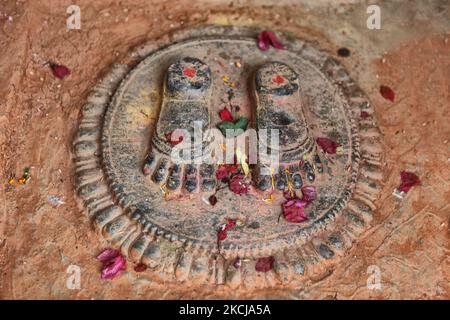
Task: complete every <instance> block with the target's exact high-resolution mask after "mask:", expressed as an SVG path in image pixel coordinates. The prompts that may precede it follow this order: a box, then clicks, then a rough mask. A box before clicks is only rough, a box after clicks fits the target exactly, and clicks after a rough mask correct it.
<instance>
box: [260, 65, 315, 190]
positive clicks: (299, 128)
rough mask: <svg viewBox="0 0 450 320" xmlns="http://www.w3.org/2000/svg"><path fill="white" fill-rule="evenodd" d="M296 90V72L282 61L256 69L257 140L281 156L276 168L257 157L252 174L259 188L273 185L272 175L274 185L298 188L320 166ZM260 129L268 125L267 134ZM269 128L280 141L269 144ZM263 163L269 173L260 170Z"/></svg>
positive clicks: (311, 177)
mask: <svg viewBox="0 0 450 320" xmlns="http://www.w3.org/2000/svg"><path fill="white" fill-rule="evenodd" d="M299 90H300V88H299V81H298V74H297V73H296V72H295V71H294V70H292V69H291V68H290V67H289V66H287V65H286V64H284V63H280V62H271V63H267V64H265V65H263V66H261V67H260V68H259V69H258V71H257V72H256V76H255V90H254V93H255V102H256V123H257V127H258V138H259V143H260V144H262V145H264V146H266V147H267V150H268V153H269V154H270V153H271V152H275V151H277V152H278V153H279V159H280V163H279V167H278V169H277V170H276V171H275V172H273V169H271V168H273V166H271V163H270V159H269V158H268V157H266V158H263V159H260V160H259V164H258V167H257V173H256V175H254V176H255V177H256V178H255V180H256V185H257V187H258V189H260V190H262V191H265V190H268V189H269V188H271V187H272V175H273V176H274V178H275V186H274V187H275V188H276V189H278V190H285V189H286V188H287V187H288V182H290V183H291V184H292V187H294V188H296V189H298V188H301V187H302V185H303V177H304V178H306V179H307V180H308V181H309V182H313V181H314V180H315V171H318V172H321V171H322V170H323V169H322V163H321V160H320V158H319V156H318V155H317V153H316V146H315V142H314V139H313V137H312V135H311V132H310V129H309V128H308V123H307V121H306V118H305V115H304V112H303V108H304V106H302V103H301V97H300V91H299ZM261 129H267V136H266V137H265V136H263V134H262V132H263V131H262V130H261ZM272 129H275V130H278V134H279V144H278V145H274V146H272V145H271V144H270V139H271V136H272V135H271V130H272ZM264 167H265V168H268V170H267V172H271V171H272V174H267V172H263V170H262V168H264ZM302 173H303V177H302Z"/></svg>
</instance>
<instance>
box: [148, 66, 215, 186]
mask: <svg viewBox="0 0 450 320" xmlns="http://www.w3.org/2000/svg"><path fill="white" fill-rule="evenodd" d="M211 87H212V81H211V70H210V68H209V67H208V66H207V65H206V64H205V63H203V62H202V61H201V60H199V59H196V58H190V57H187V58H184V59H181V60H179V61H177V62H175V63H173V64H172V65H170V67H169V69H168V71H167V74H166V78H165V81H164V94H163V100H162V105H161V110H160V114H159V119H158V122H157V124H156V130H155V132H154V134H153V138H152V145H151V151H150V152H149V154H148V155H147V157H146V159H145V161H144V166H143V173H144V174H145V175H151V179H152V181H153V182H154V183H157V184H160V185H164V186H165V187H166V188H167V190H168V192H172V191H176V190H181V189H183V190H185V191H187V192H189V193H191V192H195V191H199V190H202V191H212V190H214V188H215V186H216V181H215V167H214V166H213V165H210V164H204V163H202V164H194V163H193V162H192V163H191V164H180V163H176V161H173V159H172V158H171V153H172V150H173V148H174V147H175V146H176V145H177V142H183V144H181V145H180V146H182V145H187V147H185V148H184V150H183V149H182V150H183V151H186V152H187V154H190V155H191V160H195V159H196V158H198V156H199V155H200V156H201V155H202V152H205V150H206V149H207V147H208V145H207V143H206V142H203V141H194V127H195V125H196V123H199V124H200V126H199V127H198V130H202V131H203V132H204V131H205V130H206V129H208V128H209V126H210V116H209V101H210V97H211V91H212V90H211V89H212V88H211ZM180 129H181V130H186V131H187V132H188V133H189V135H190V137H191V143H189V144H186V142H189V141H186V139H185V137H184V136H183V135H179V134H177V132H180V131H177V130H180ZM180 146H178V148H180Z"/></svg>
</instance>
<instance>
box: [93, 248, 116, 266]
mask: <svg viewBox="0 0 450 320" xmlns="http://www.w3.org/2000/svg"><path fill="white" fill-rule="evenodd" d="M118 255H120V251H119V250H116V249H105V250H103V251H102V252H101V253H100V254H99V255H98V256H97V260H98V261H100V262H103V263H106V262H108V261H110V260H112V259H114V258H115V257H117V256H118Z"/></svg>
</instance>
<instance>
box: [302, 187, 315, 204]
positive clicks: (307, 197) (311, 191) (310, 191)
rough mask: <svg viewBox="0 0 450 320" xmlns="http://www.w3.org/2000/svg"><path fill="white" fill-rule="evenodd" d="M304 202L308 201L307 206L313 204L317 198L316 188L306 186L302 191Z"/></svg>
mask: <svg viewBox="0 0 450 320" xmlns="http://www.w3.org/2000/svg"><path fill="white" fill-rule="evenodd" d="M301 190H302V194H303V197H302V200H304V201H306V202H307V204H309V203H311V202H312V201H313V200H314V199H315V198H316V195H317V194H316V187H313V186H306V187H303V188H302V189H301Z"/></svg>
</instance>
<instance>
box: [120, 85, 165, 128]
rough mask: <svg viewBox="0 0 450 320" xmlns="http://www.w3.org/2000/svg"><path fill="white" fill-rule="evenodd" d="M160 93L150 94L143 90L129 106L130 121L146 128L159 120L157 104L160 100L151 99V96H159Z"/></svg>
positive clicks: (127, 107)
mask: <svg viewBox="0 0 450 320" xmlns="http://www.w3.org/2000/svg"><path fill="white" fill-rule="evenodd" d="M157 95H158V93H157V92H155V91H153V92H151V93H150V94H149V93H148V92H145V91H144V90H141V92H140V93H139V96H138V97H137V98H136V99H135V100H133V101H131V102H130V103H129V104H128V105H127V106H126V110H127V115H128V119H129V120H130V121H131V122H133V123H135V124H136V125H137V126H146V125H148V124H149V123H151V124H153V123H155V122H156V119H157V109H158V108H157V107H156V106H157V105H158V103H157V102H154V101H155V100H158V99H151V98H150V96H157Z"/></svg>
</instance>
